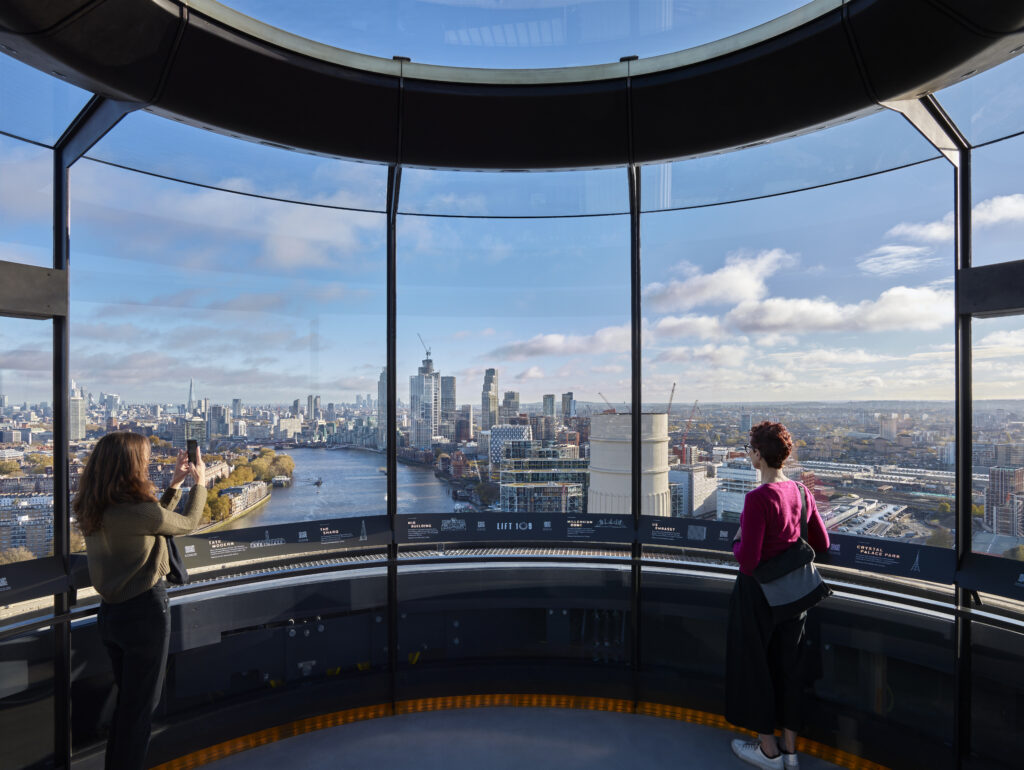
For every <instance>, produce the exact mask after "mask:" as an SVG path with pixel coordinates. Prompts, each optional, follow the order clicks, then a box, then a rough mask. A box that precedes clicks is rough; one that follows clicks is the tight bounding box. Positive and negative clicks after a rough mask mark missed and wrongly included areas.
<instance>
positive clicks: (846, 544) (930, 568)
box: [817, 533, 956, 583]
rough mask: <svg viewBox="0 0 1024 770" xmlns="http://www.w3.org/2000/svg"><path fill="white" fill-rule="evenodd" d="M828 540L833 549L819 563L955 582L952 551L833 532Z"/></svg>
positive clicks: (953, 554) (822, 556) (821, 555)
mask: <svg viewBox="0 0 1024 770" xmlns="http://www.w3.org/2000/svg"><path fill="white" fill-rule="evenodd" d="M829 540H830V541H831V546H830V547H829V549H828V553H827V554H820V555H819V556H818V559H817V561H818V563H819V564H831V565H833V566H835V567H851V568H853V569H860V570H864V571H865V572H875V573H881V574H883V575H895V576H898V577H908V578H915V579H917V580H931V581H934V582H937V583H952V582H953V576H954V573H955V572H956V553H955V552H954V551H953V549H952V548H936V547H935V546H928V545H915V544H913V543H902V542H899V541H896V540H886V539H885V538H880V537H856V536H855V535H836V534H832V533H829Z"/></svg>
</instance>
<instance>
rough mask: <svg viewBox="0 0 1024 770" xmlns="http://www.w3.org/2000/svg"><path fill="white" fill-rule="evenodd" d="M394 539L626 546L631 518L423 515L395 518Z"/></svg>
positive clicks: (412, 542)
mask: <svg viewBox="0 0 1024 770" xmlns="http://www.w3.org/2000/svg"><path fill="white" fill-rule="evenodd" d="M396 537H397V539H398V542H399V543H402V544H403V545H416V544H417V543H465V542H488V543H503V542H510V543H527V542H565V541H570V542H591V543H629V542H632V540H633V518H632V517H631V516H620V515H610V514H609V515H605V516H590V515H586V514H584V515H576V516H569V517H567V516H565V515H556V514H538V513H423V514H410V515H407V516H406V515H403V516H399V517H398V523H397V532H396Z"/></svg>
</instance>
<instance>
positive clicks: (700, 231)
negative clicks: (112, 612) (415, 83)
mask: <svg viewBox="0 0 1024 770" xmlns="http://www.w3.org/2000/svg"><path fill="white" fill-rule="evenodd" d="M243 10H244V9H243ZM449 10H451V9H449ZM1019 62H1020V60H1017V61H1014V62H1011V63H1010V64H1008V65H1004V67H1003V68H1001V70H997V71H994V72H992V73H985V74H983V75H982V76H980V77H979V78H975V79H974V80H977V81H979V82H977V83H972V82H970V81H968V82H965V83H963V84H959V85H958V86H956V87H955V88H953V89H949V91H948V94H947V93H943V94H940V99H942V100H943V104H944V105H947V107H948V109H949V111H950V112H951V114H953V115H954V116H955V117H957V119H958V120H960V121H961V122H962V124H963V125H964V126H965V130H966V131H967V133H968V134H969V136H971V137H972V139H973V140H974V141H982V142H983V141H989V140H991V139H993V138H995V137H996V136H1002V135H1006V134H1007V133H1010V132H1012V131H1013V130H1021V129H1024V115H1022V112H1024V110H1022V109H1021V107H1022V106H1024V99H1018V100H1017V101H1016V110H1015V111H1012V110H1008V108H1007V107H1006V105H1005V104H1003V103H1002V102H1001V101H999V100H995V101H996V103H997V105H998V107H999V109H996V108H995V107H993V94H1003V93H1004V92H1005V93H1006V94H1008V95H1009V96H1008V98H1011V99H1017V97H1018V96H1021V92H1020V90H1019V89H1018V88H1017V87H1016V85H1015V83H1016V82H1017V81H1018V80H1020V78H1019V77H1015V76H1014V75H1013V73H1014V72H1016V73H1018V75H1019V74H1020V71H1021V69H1022V67H1021V65H1020V63H1019ZM1007 73H1009V74H1007ZM986 78H987V79H988V82H990V83H991V86H990V87H989V88H988V89H986V86H985V82H986V81H985V79H986ZM0 95H2V96H3V97H4V99H5V100H6V101H5V102H4V103H5V104H6V105H7V109H0V130H4V131H8V132H10V133H16V134H18V135H20V136H25V137H27V138H29V139H36V140H38V141H42V142H44V143H46V142H52V141H53V138H54V137H55V136H56V135H57V134H59V130H60V129H59V126H60V123H61V121H62V120H69V119H70V117H71V116H72V115H73V114H74V112H75V110H76V109H77V108H78V106H80V104H81V103H84V98H85V97H84V95H83V94H82V93H81V92H79V91H77V90H76V89H71V88H70V87H68V86H66V85H64V84H61V83H59V82H57V81H55V80H53V79H50V78H46V77H45V76H43V75H40V74H38V73H34V72H33V71H30V70H28V69H27V68H25V67H24V66H23V65H20V64H18V63H16V62H13V61H11V60H8V59H4V60H3V61H2V62H0ZM33 95H35V96H34V97H33ZM947 96H948V98H947ZM37 103H38V105H37ZM36 105H37V106H38V109H37V108H36ZM33 110H35V112H33ZM26 111H27V114H25V113H26ZM1014 116H1016V120H1015V119H1014ZM993 125H994V126H995V128H993ZM1022 142H1024V139H1020V138H1017V139H1008V140H1005V141H1003V142H1000V143H998V144H994V145H991V146H988V147H983V148H981V149H979V150H977V151H976V154H975V189H974V192H975V221H974V226H975V230H974V235H975V262H976V264H985V263H986V262H992V261H1001V260H1006V259H1015V258H1018V257H1019V252H1018V249H1017V244H1019V243H1020V242H1021V238H1022V236H1024V194H1022V191H1021V185H1020V181H1019V180H1020V179H1021V178H1022V175H1021V172H1022V171H1024V169H1022V168H1021V164H1022V161H1021V158H1022V157H1024V154H1022V153H1021V150H1022V149H1024V148H1022V147H1021V143H1022ZM934 156H935V153H934V151H933V150H932V149H931V148H930V146H929V145H927V144H926V143H925V142H924V140H923V139H921V137H920V136H919V135H918V134H917V133H916V131H914V130H913V129H912V128H911V127H910V126H909V125H908V124H906V123H905V122H904V121H903V119H902V118H900V117H899V116H897V115H895V114H894V113H888V112H879V113H875V114H872V115H869V116H866V117H861V118H860V119H858V120H856V121H853V122H849V123H845V124H842V125H837V126H834V127H831V128H828V129H826V130H824V131H821V132H817V133H813V134H809V135H805V136H801V137H795V138H791V139H787V140H784V141H779V142H775V143H771V144H767V145H764V146H761V147H756V148H752V149H748V150H744V151H742V152H734V153H725V154H722V155H718V156H713V157H709V158H700V159H694V160H687V161H682V162H678V163H675V164H666V165H663V166H650V167H645V168H644V169H643V172H642V174H643V198H642V200H643V208H644V210H645V212H646V213H645V214H644V215H643V217H642V225H641V226H642V247H643V252H642V253H643V272H642V283H643V297H644V299H643V317H644V352H643V362H644V381H643V385H644V392H645V399H650V400H652V401H664V400H665V399H666V398H667V395H668V392H669V390H670V388H671V384H672V382H678V383H679V390H678V391H677V395H676V399H677V401H687V400H691V399H700V400H701V401H705V402H707V401H734V400H743V401H754V402H758V401H777V400H802V399H828V400H846V399H871V400H875V399H916V398H920V399H944V400H945V399H951V398H952V394H953V390H952V388H953V327H952V278H953V269H952V255H953V251H952V227H951V225H950V219H949V217H950V212H951V210H952V205H953V172H952V168H951V167H950V166H949V164H948V163H947V162H946V161H945V160H941V159H936V160H928V159H929V158H933V157H934ZM90 157H91V158H94V159H97V160H103V161H109V162H113V163H120V164H125V165H128V166H131V167H134V168H139V169H143V170H146V171H151V172H154V173H160V174H167V175H172V176H177V177H181V178H185V179H188V180H191V181H194V182H200V183H203V184H209V185H214V186H217V187H222V188H225V189H227V190H233V191H236V192H224V191H221V190H210V189H204V188H200V187H195V186H190V185H184V184H180V183H178V182H174V181H168V180H163V179H158V178H155V177H153V176H149V175H146V174H141V173H138V172H135V171H125V170H122V169H118V168H113V167H111V166H109V165H105V164H103V163H100V162H96V161H94V160H84V161H81V162H80V163H79V164H78V165H76V167H75V168H74V169H73V172H72V201H71V221H72V278H71V299H72V327H71V333H72V348H71V365H72V376H74V377H75V378H76V379H78V380H80V381H82V382H84V383H85V384H86V385H87V387H89V389H90V390H92V391H93V392H94V393H96V394H98V393H99V392H100V391H112V392H118V393H120V394H121V396H122V397H123V398H124V399H126V400H128V401H134V402H152V401H160V402H173V403H177V402H181V401H183V400H184V398H185V396H186V393H187V383H188V379H189V377H194V378H195V379H196V382H197V387H198V391H199V394H200V395H201V396H208V397H209V398H211V399H212V400H214V401H215V402H227V401H229V400H230V399H231V398H233V397H242V398H243V399H244V400H246V401H248V402H251V403H267V402H271V403H290V402H291V401H292V400H293V399H294V398H304V397H305V395H306V394H307V393H319V394H321V395H322V396H323V399H324V401H325V402H329V401H352V400H354V399H355V396H356V394H357V393H363V394H365V393H372V394H374V395H376V383H377V378H378V375H379V373H380V370H381V367H382V366H383V365H384V356H385V333H386V325H385V316H384V309H385V308H384V302H385V247H386V243H385V229H384V225H385V223H384V215H383V213H382V211H383V207H384V199H385V184H386V169H385V168H383V167H381V166H375V165H370V164H364V163H356V162H351V161H344V160H336V159H327V158H320V157H314V156H309V155H304V154H299V153H290V152H287V151H283V150H280V149H276V148H271V147H266V146H262V145H258V144H253V143H248V142H244V141H241V140H236V139H231V138H228V137H223V136H219V135H216V134H211V133H208V132H204V131H201V130H199V129H195V128H191V127H188V126H184V125H181V124H178V123H175V122H173V121H169V120H166V119H163V118H160V117H157V116H154V115H150V114H148V113H137V114H133V115H131V116H129V117H128V118H126V119H125V120H124V121H122V123H121V124H120V125H118V126H117V127H116V128H115V129H114V130H113V131H112V132H111V133H110V134H109V135H108V136H107V137H106V138H104V139H103V140H102V141H101V142H100V143H99V144H98V145H97V146H96V147H94V148H93V150H92V151H90ZM49 164H50V152H49V150H47V149H45V148H39V147H36V146H34V145H31V144H28V143H26V142H23V141H19V140H16V139H12V138H7V137H0V172H2V173H0V249H2V250H3V255H2V257H0V258H3V259H8V260H13V261H21V262H28V263H32V264H47V263H48V261H49V259H50V221H49V216H50V215H49V207H50V190H49ZM906 164H917V165H911V166H910V167H907V168H903V169H900V170H896V171H891V172H889V173H884V174H879V175H876V176H870V177H868V178H864V179H860V180H857V181H850V182H846V183H844V184H839V185H832V186H825V187H820V188H817V189H810V190H805V191H802V192H793V193H791V194H785V195H778V196H776V197H767V198H762V199H759V200H754V201H745V202H744V201H739V199H743V198H747V197H751V196H764V195H774V194H776V193H779V192H782V191H785V190H793V189H797V188H803V187H810V186H814V185H819V184H827V183H829V182H833V181H836V180H840V179H847V178H852V177H857V176H862V175H865V174H873V173H875V172H878V171H881V170H884V169H890V168H894V167H897V166H903V165H906ZM626 192H627V190H626V174H625V171H624V170H623V169H608V170H593V171H585V172H571V173H568V172H566V173H536V174H523V173H515V174H498V173H468V172H451V171H437V170H429V169H407V170H406V171H405V173H404V175H403V183H402V197H401V206H400V209H401V211H402V212H403V213H402V214H401V215H400V217H399V222H398V271H399V272H398V301H399V317H398V377H399V397H400V398H401V399H402V400H407V398H408V392H407V378H408V376H409V375H410V374H413V373H414V372H415V368H416V366H417V365H418V364H419V360H420V359H421V358H422V348H421V347H420V343H419V340H418V338H417V333H419V334H422V336H423V337H424V339H425V340H426V341H427V343H428V344H429V345H430V346H431V348H432V352H433V359H434V362H435V366H436V367H437V368H438V369H439V370H441V371H442V373H444V374H455V375H456V376H457V378H458V400H459V402H460V403H474V404H477V403H479V392H480V385H481V382H482V378H483V370H484V369H485V368H488V367H497V368H498V369H499V372H500V387H501V390H516V391H519V392H520V393H521V398H522V400H523V401H524V402H533V401H539V400H540V397H541V395H542V394H544V393H562V392H565V391H568V390H572V391H573V392H574V393H575V394H576V397H577V399H579V400H586V401H595V402H597V401H600V396H599V395H598V394H599V393H603V394H604V395H605V396H606V397H607V398H608V399H610V400H611V401H613V402H622V401H624V400H625V399H627V398H628V394H629V375H630V372H629V367H630V356H629V328H628V324H629V294H628V286H629V221H628V217H627V216H624V212H625V211H626V210H627V208H628V206H627V199H626ZM238 193H258V194H261V195H267V196H272V197H277V198H282V199H286V200H287V201H299V202H304V203H311V204H316V205H313V206H308V205H300V203H294V202H281V201H268V200H263V199H260V198H256V197H251V196H246V195H242V194H238ZM728 201H739V202H728ZM708 204H723V205H708ZM685 206H704V207H702V208H689V209H686V210H676V211H657V209H662V208H673V207H685ZM423 213H431V214H448V215H463V216H462V217H461V218H460V217H429V216H417V215H416V214H423ZM582 214H598V215H602V216H574V215H582ZM540 215H547V216H552V217H553V218H545V219H538V218H534V219H529V218H526V219H522V218H520V219H499V218H495V217H499V216H518V217H523V216H540ZM50 344H51V343H50V335H49V326H48V324H45V323H42V322H32V321H13V320H10V319H0V356H2V359H0V369H2V370H3V387H4V389H5V391H6V392H7V393H8V394H9V395H10V396H11V397H12V399H14V400H16V401H22V400H31V401H34V400H49V392H48V390H49V387H48V382H49V376H50V366H51V363H50V359H51V353H50ZM975 361H976V364H975V367H976V368H975V391H976V393H977V394H978V396H979V397H1003V398H1012V397H1017V398H1019V397H1022V395H1024V393H1022V391H1021V386H1020V382H1022V381H1024V323H1022V322H1021V319H1019V318H1010V319H991V320H985V321H981V322H978V323H977V326H976V334H975Z"/></svg>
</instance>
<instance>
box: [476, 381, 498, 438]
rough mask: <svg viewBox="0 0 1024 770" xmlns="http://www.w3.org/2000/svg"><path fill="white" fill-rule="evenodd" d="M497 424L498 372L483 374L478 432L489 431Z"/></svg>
mask: <svg viewBox="0 0 1024 770" xmlns="http://www.w3.org/2000/svg"><path fill="white" fill-rule="evenodd" d="M497 422H498V370H497V369H488V370H487V371H486V372H484V387H483V391H482V393H481V396H480V430H490V429H491V426H492V425H495V424H496V423H497Z"/></svg>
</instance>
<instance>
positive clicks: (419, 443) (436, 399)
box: [409, 358, 441, 449]
mask: <svg viewBox="0 0 1024 770" xmlns="http://www.w3.org/2000/svg"><path fill="white" fill-rule="evenodd" d="M409 419H410V420H411V425H410V430H409V440H410V442H411V444H412V446H414V447H416V448H417V449H430V447H431V445H432V444H433V440H434V436H436V435H437V430H438V423H440V421H441V373H440V372H437V371H434V362H433V361H432V360H431V359H430V358H424V359H423V365H422V366H420V367H419V369H417V370H416V374H414V375H412V376H411V377H409Z"/></svg>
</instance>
